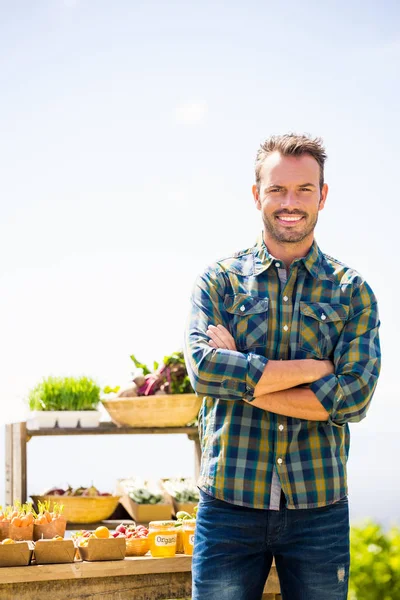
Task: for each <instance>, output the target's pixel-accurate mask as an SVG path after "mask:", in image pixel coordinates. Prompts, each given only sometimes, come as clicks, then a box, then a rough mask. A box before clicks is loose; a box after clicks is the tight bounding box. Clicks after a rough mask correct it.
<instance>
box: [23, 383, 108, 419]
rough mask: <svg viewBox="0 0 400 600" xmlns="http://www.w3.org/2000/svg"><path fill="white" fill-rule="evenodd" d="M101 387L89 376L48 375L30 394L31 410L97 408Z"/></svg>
mask: <svg viewBox="0 0 400 600" xmlns="http://www.w3.org/2000/svg"><path fill="white" fill-rule="evenodd" d="M99 402H100V387H99V386H98V385H97V384H96V383H95V382H94V381H93V380H92V379H90V378H89V377H79V378H74V377H47V378H46V379H43V381H41V382H40V383H39V384H38V385H36V386H35V387H34V388H33V389H32V390H31V391H30V392H29V396H28V404H29V408H30V410H46V411H47V410H96V408H97V406H98V404H99Z"/></svg>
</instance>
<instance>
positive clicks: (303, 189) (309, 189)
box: [300, 187, 312, 192]
mask: <svg viewBox="0 0 400 600" xmlns="http://www.w3.org/2000/svg"><path fill="white" fill-rule="evenodd" d="M300 191H301V192H312V189H311V188H308V187H305V188H300Z"/></svg>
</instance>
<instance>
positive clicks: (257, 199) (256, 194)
mask: <svg viewBox="0 0 400 600" xmlns="http://www.w3.org/2000/svg"><path fill="white" fill-rule="evenodd" d="M251 191H252V192H253V198H254V202H255V204H256V207H257V209H258V210H261V202H260V193H259V191H258V187H257V186H256V184H254V185H253V187H252V188H251Z"/></svg>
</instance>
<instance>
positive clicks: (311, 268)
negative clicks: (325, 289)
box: [254, 232, 322, 278]
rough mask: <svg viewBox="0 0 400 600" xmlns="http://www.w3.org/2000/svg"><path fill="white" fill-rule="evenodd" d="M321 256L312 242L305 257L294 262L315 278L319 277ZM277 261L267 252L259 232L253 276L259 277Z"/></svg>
mask: <svg viewBox="0 0 400 600" xmlns="http://www.w3.org/2000/svg"><path fill="white" fill-rule="evenodd" d="M321 255H322V253H321V250H320V249H319V247H318V244H317V242H316V241H315V240H314V242H313V245H312V246H311V248H310V250H309V251H308V253H307V255H306V256H304V257H303V258H299V259H297V260H296V261H295V262H298V263H303V264H304V266H305V267H306V269H307V270H308V272H309V273H310V275H311V276H312V277H315V278H317V277H318V276H319V275H320V263H321ZM277 260H278V259H276V258H275V257H274V256H272V254H270V253H269V252H268V248H267V246H266V245H265V242H264V237H263V232H261V233H260V235H259V236H258V238H257V241H256V244H255V246H254V266H255V275H259V274H260V273H262V272H263V271H266V270H267V269H268V268H269V267H270V266H271V265H272V263H273V262H274V261H275V262H276V261H277Z"/></svg>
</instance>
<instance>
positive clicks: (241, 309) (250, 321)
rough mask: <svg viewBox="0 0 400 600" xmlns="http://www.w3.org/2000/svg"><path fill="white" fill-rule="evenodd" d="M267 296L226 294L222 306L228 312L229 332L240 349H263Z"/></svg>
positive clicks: (266, 323) (265, 333) (266, 320)
mask: <svg viewBox="0 0 400 600" xmlns="http://www.w3.org/2000/svg"><path fill="white" fill-rule="evenodd" d="M268 303H269V300H268V298H259V297H257V296H249V295H247V294H232V295H226V296H225V298H224V307H225V310H226V311H227V313H228V317H229V324H230V332H231V334H232V335H233V337H234V339H235V342H236V348H237V349H238V350H240V351H244V350H250V349H251V350H254V349H255V348H258V347H261V348H262V349H263V350H265V346H266V343H267V331H268Z"/></svg>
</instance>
